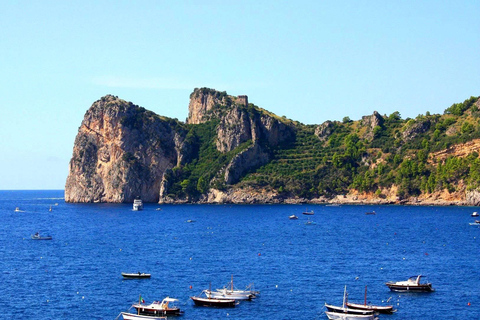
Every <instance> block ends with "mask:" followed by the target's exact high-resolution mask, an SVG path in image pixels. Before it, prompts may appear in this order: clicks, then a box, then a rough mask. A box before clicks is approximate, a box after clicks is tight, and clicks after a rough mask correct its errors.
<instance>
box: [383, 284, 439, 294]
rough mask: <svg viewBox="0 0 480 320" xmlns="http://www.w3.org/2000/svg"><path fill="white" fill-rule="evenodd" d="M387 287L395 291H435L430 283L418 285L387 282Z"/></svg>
mask: <svg viewBox="0 0 480 320" xmlns="http://www.w3.org/2000/svg"><path fill="white" fill-rule="evenodd" d="M386 285H387V287H389V288H390V290H392V291H395V292H433V291H435V290H434V289H433V288H432V285H431V284H430V283H428V284H419V285H397V284H394V283H387V284H386Z"/></svg>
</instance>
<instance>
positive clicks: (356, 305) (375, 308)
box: [345, 286, 395, 314]
mask: <svg viewBox="0 0 480 320" xmlns="http://www.w3.org/2000/svg"><path fill="white" fill-rule="evenodd" d="M345 305H346V306H347V307H348V308H352V309H359V310H368V311H373V312H375V313H387V314H389V313H393V312H395V310H394V309H393V306H391V305H390V306H378V305H372V304H367V286H365V301H364V303H363V304H360V303H352V302H349V301H348V300H347V301H346V302H345Z"/></svg>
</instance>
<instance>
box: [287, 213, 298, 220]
mask: <svg viewBox="0 0 480 320" xmlns="http://www.w3.org/2000/svg"><path fill="white" fill-rule="evenodd" d="M288 219H290V220H297V219H298V217H297V216H296V215H294V214H292V215H291V216H289V217H288Z"/></svg>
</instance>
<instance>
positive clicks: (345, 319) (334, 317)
mask: <svg viewBox="0 0 480 320" xmlns="http://www.w3.org/2000/svg"><path fill="white" fill-rule="evenodd" d="M325 314H326V315H327V317H328V319H330V320H356V319H363V320H373V319H374V318H375V316H374V315H373V314H369V315H363V314H349V313H340V312H330V311H325Z"/></svg>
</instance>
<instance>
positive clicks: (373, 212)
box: [365, 211, 377, 214]
mask: <svg viewBox="0 0 480 320" xmlns="http://www.w3.org/2000/svg"><path fill="white" fill-rule="evenodd" d="M365 214H377V213H376V212H375V211H369V212H365Z"/></svg>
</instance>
